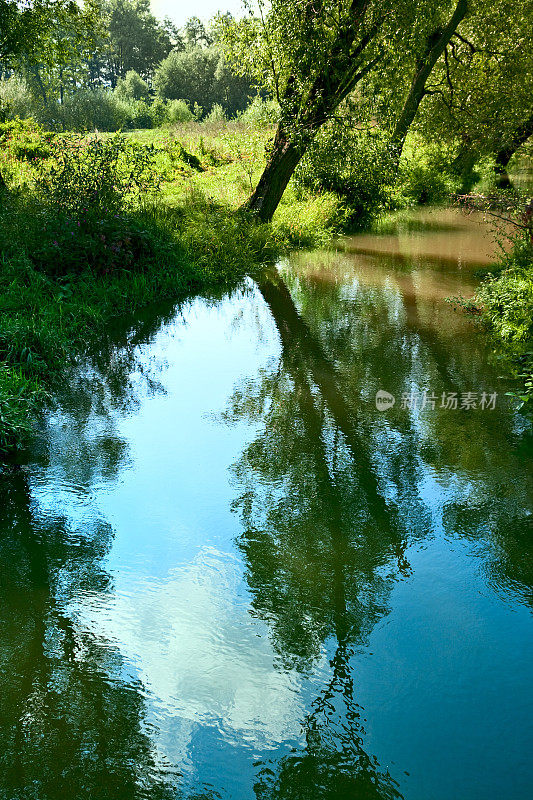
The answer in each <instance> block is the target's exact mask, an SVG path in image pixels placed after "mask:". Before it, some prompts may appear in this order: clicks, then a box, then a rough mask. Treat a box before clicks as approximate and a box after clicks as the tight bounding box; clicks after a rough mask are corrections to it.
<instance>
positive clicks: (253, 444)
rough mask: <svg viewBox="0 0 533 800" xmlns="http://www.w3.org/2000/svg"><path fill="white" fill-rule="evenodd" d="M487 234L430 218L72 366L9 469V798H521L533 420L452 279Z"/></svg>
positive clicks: (4, 663)
mask: <svg viewBox="0 0 533 800" xmlns="http://www.w3.org/2000/svg"><path fill="white" fill-rule="evenodd" d="M491 252H492V248H491V243H490V239H488V238H487V237H486V236H485V235H484V233H483V229H482V228H480V227H479V225H478V224H477V223H476V222H475V221H474V220H473V219H471V218H465V217H462V216H460V215H458V214H456V213H455V212H451V211H439V212H435V213H430V212H424V213H420V214H418V215H415V216H414V217H413V221H412V224H411V225H410V226H406V229H405V231H404V233H402V234H401V235H399V236H397V237H396V236H382V237H378V236H360V237H353V238H349V239H345V240H342V241H341V242H339V243H338V247H337V249H336V250H335V249H332V250H329V251H320V252H314V253H310V254H305V253H304V254H302V253H300V254H296V255H294V257H292V258H291V259H290V260H288V261H287V262H286V263H283V264H281V265H279V270H278V271H275V270H271V271H270V272H268V273H267V274H265V277H264V279H262V280H261V281H260V282H259V283H258V284H254V283H250V284H249V285H248V286H247V287H245V288H244V289H243V290H242V291H238V292H234V293H232V294H230V295H228V296H224V297H222V298H218V299H210V300H206V299H197V300H195V301H193V302H191V303H190V304H187V305H186V306H184V307H182V308H179V309H175V308H158V309H152V310H150V311H147V312H146V313H145V314H144V315H143V317H142V318H140V319H137V320H135V322H134V323H133V322H132V321H131V320H125V321H123V322H122V323H121V325H120V326H117V330H116V331H114V333H113V338H112V341H111V342H109V343H106V344H105V345H103V346H102V352H101V353H100V354H95V357H94V359H93V360H92V362H91V364H90V365H85V366H83V367H80V370H79V373H78V375H77V378H76V379H75V380H73V381H72V384H71V386H70V387H69V388H68V389H66V390H65V392H64V394H63V396H62V397H61V403H60V406H59V407H58V408H57V409H56V410H54V412H53V413H51V414H50V416H49V418H48V419H47V421H46V425H45V427H44V430H43V433H42V436H41V438H40V440H39V442H38V443H37V445H36V448H35V450H34V452H33V453H32V454H31V456H30V457H29V459H28V462H27V463H25V464H23V465H22V467H21V468H20V469H13V470H10V471H7V472H5V473H4V474H3V475H2V476H1V488H0V531H1V537H0V547H1V557H0V565H1V566H0V575H1V588H2V598H3V602H2V605H1V610H0V621H1V627H0V637H1V646H0V672H1V681H2V693H1V699H0V713H1V734H0V736H1V739H0V761H1V763H0V797H1V798H2V800H4V799H5V800H22V799H23V798H24V800H26V799H27V798H31V800H52V799H55V798H69V800H80V799H83V800H85V798H87V800H89V799H90V800H100V798H109V799H110V800H123V799H124V800H131V799H132V798H149V800H156V799H159V798H182V797H183V798H196V799H197V800H199V799H200V798H204V800H207V798H212V799H213V800H214V798H230V799H231V800H248V799H249V798H250V799H252V798H258V799H259V800H266V799H267V798H275V799H276V800H282V798H287V799H290V800H308V799H309V800H315V799H316V798H332V799H333V798H335V800H343V799H344V798H354V799H355V800H359V799H362V800H365V799H366V798H375V799H377V798H405V800H452V799H453V800H505V799H506V798H509V799H510V800H525V799H526V798H529V797H530V796H531V777H532V775H531V763H530V762H531V746H532V743H533V736H532V733H533V731H532V720H533V707H532V702H531V697H532V695H531V664H532V656H533V637H532V628H531V604H532V592H531V585H532V578H533V561H532V558H531V554H532V553H531V551H532V540H533V523H532V520H533V517H532V513H531V512H532V507H533V469H532V465H533V447H532V430H531V425H530V423H528V422H527V420H526V419H525V418H524V417H522V416H521V415H520V413H519V412H518V411H517V410H516V409H514V408H513V407H512V405H511V404H510V401H509V399H508V398H507V397H506V396H505V392H506V391H507V390H508V388H509V386H508V385H507V384H506V383H505V381H504V380H503V379H502V378H500V377H499V369H498V362H497V361H494V360H493V361H491V359H490V357H489V355H488V352H487V350H486V349H485V345H484V341H483V339H482V337H481V336H480V335H479V334H476V333H475V332H474V331H473V330H472V328H471V327H470V324H469V323H468V322H467V321H466V320H465V319H464V318H463V317H462V316H461V315H460V314H459V313H455V312H454V311H453V310H452V309H451V307H450V306H449V305H448V304H446V303H445V302H444V298H445V297H446V296H448V295H453V294H458V293H460V292H461V293H463V294H468V293H470V292H471V291H472V290H473V287H474V285H475V280H474V278H473V274H472V273H473V271H474V270H475V269H477V268H479V266H480V265H483V264H487V263H488V262H489V261H490V258H491ZM378 390H384V391H386V392H388V393H390V394H392V395H394V396H395V398H396V402H395V404H394V406H392V407H390V408H388V409H387V410H377V408H376V403H375V395H376V392H377V391H378ZM424 391H426V392H427V395H426V403H425V407H424V408H421V406H422V404H423V403H422V397H423V392H424ZM467 392H471V393H474V394H475V395H476V398H474V399H477V404H478V407H477V408H475V409H474V408H461V407H460V406H461V395H462V394H463V393H467ZM443 393H444V397H445V403H448V401H449V398H450V395H451V394H452V393H457V396H458V399H459V403H458V406H459V407H458V408H456V409H455V408H453V405H454V404H453V400H452V401H450V405H451V406H452V407H451V408H441V402H442V401H441V397H442V394H443ZM483 393H485V394H486V398H485V399H484V401H483V404H484V405H486V406H488V407H485V408H481V407H480V404H481V398H482V395H483ZM494 393H496V395H497V397H496V398H494ZM402 398H403V399H402ZM491 398H492V399H491ZM470 399H472V396H471V397H470ZM415 400H416V406H415V402H414V401H415ZM433 404H434V405H435V408H432V405H433ZM467 405H468V403H467ZM492 405H495V407H494V408H492V407H491V406H492Z"/></svg>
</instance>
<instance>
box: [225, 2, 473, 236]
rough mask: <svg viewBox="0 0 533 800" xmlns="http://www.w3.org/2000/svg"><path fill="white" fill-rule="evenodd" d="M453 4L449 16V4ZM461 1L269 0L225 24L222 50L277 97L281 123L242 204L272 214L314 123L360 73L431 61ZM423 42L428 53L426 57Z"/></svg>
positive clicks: (327, 113) (263, 214)
mask: <svg viewBox="0 0 533 800" xmlns="http://www.w3.org/2000/svg"><path fill="white" fill-rule="evenodd" d="M457 7H458V8H459V11H458V13H457V15H456V16H455V17H454V15H453V9H456V8H457ZM462 12H463V2H461V0H460V2H459V3H457V5H456V3H450V2H448V0H438V2H429V0H428V1H426V0H422V1H421V2H418V3H416V4H414V3H412V2H409V0H400V1H399V2H395V3H392V4H391V3H390V2H385V0H341V2H334V0H321V1H320V2H313V1H312V0H297V2H289V0H272V2H271V3H270V4H269V8H268V11H267V8H266V5H265V4H264V2H263V0H259V2H258V13H257V15H251V16H250V17H249V18H247V19H246V20H244V21H241V22H232V23H229V24H226V25H225V26H224V33H223V40H224V45H225V47H226V50H227V53H228V57H229V58H230V59H231V60H232V61H233V62H234V63H236V64H237V65H238V67H239V69H241V70H242V71H243V72H245V73H248V74H251V75H253V76H254V78H255V79H256V81H257V82H258V83H259V84H260V85H263V86H266V88H268V89H269V90H270V91H271V93H273V94H274V95H275V97H276V99H277V100H278V102H279V104H280V108H281V116H280V122H279V125H278V128H277V131H276V134H275V137H274V142H273V145H272V148H271V150H270V154H269V158H268V161H267V165H266V168H265V170H264V172H263V175H262V176H261V178H260V180H259V183H258V185H257V187H256V189H255V191H254V192H253V194H252V196H251V197H250V199H249V201H248V204H247V208H248V209H249V210H250V211H252V212H254V213H255V214H256V215H257V216H258V217H259V219H260V220H262V221H268V220H269V219H271V217H272V215H273V213H274V211H275V209H276V207H277V205H278V203H279V200H280V199H281V196H282V195H283V192H284V190H285V188H286V186H287V183H288V181H289V180H290V177H291V175H292V174H293V172H294V169H295V167H296V165H297V164H298V162H299V161H300V159H301V157H302V156H303V154H304V153H305V151H306V149H307V147H308V145H309V143H310V142H311V141H312V139H313V137H314V136H315V135H316V133H317V131H318V130H319V129H320V127H321V126H322V125H323V124H324V122H326V121H327V120H328V119H330V118H331V116H332V115H333V113H334V111H335V109H336V108H337V107H338V106H339V104H340V103H341V102H342V101H343V100H344V99H345V98H346V97H347V96H348V95H349V94H350V93H351V92H353V90H354V89H355V87H356V86H357V85H358V84H359V83H360V82H361V81H362V80H363V79H364V78H365V77H367V76H369V75H371V74H377V70H378V68H379V71H380V73H381V71H383V74H384V75H389V76H390V75H391V74H394V73H395V71H396V70H400V71H402V70H403V71H404V72H405V69H406V64H407V65H409V64H412V63H413V62H415V63H417V61H420V60H422V61H421V63H422V65H425V64H426V63H427V67H426V68H425V69H424V70H423V77H424V80H425V78H426V75H425V74H426V72H427V71H428V70H429V72H430V71H431V69H432V68H433V65H434V62H435V60H436V58H438V56H439V51H440V52H441V48H442V43H441V41H440V38H439V40H438V42H437V44H435V43H434V37H435V31H437V30H442V31H444V32H445V33H443V34H442V36H444V37H445V36H446V35H448V28H447V23H448V21H449V20H450V17H451V23H450V24H455V23H456V22H457V24H458V21H459V19H458V18H459V17H460V16H461V14H462ZM428 46H429V56H428Z"/></svg>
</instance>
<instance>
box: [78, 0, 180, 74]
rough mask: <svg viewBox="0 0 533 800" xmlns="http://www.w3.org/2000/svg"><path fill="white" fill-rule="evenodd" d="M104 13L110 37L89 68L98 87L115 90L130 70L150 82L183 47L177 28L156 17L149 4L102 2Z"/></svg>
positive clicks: (126, 0) (119, 0) (143, 0)
mask: <svg viewBox="0 0 533 800" xmlns="http://www.w3.org/2000/svg"><path fill="white" fill-rule="evenodd" d="M100 13H101V16H102V20H103V25H104V28H105V30H106V33H107V35H106V37H105V38H104V39H103V40H102V42H101V45H100V48H99V51H98V52H97V53H96V54H95V56H94V58H93V59H92V63H91V64H90V65H89V69H90V71H91V73H92V79H93V82H94V83H97V84H98V83H99V84H102V83H103V84H104V85H111V86H112V88H115V87H116V85H117V83H118V81H119V79H120V78H124V77H125V75H126V73H127V72H128V71H129V70H135V72H137V73H138V74H139V75H140V76H141V78H143V79H144V80H146V81H150V80H151V79H152V76H153V73H154V70H155V69H156V67H157V65H158V64H159V63H160V62H161V61H162V60H163V59H164V58H165V57H166V56H167V55H168V54H169V53H170V51H171V50H172V49H173V47H174V46H175V45H177V46H180V41H178V40H177V39H176V36H177V31H176V29H175V28H174V26H172V25H170V26H169V24H168V22H163V23H161V22H159V21H158V20H157V19H156V18H155V17H154V16H153V14H152V13H151V12H150V2H149V0H102V1H101V4H100Z"/></svg>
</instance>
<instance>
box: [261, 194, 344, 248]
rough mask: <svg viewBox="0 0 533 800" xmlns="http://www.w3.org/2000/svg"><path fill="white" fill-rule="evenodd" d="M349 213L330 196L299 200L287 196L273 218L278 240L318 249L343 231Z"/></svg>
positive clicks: (335, 196)
mask: <svg viewBox="0 0 533 800" xmlns="http://www.w3.org/2000/svg"><path fill="white" fill-rule="evenodd" d="M349 217H350V215H349V212H348V211H347V209H346V207H345V205H344V204H343V203H342V201H341V200H340V199H339V197H338V196H337V195H335V194H333V193H331V192H322V193H321V194H320V195H318V196H310V197H306V198H302V197H300V198H299V199H296V198H293V197H291V193H290V190H289V192H287V194H286V196H285V197H284V199H283V202H281V203H280V205H279V206H278V209H277V211H276V213H275V215H274V219H273V223H272V224H273V227H274V230H275V231H276V233H277V235H278V236H279V238H281V239H282V240H283V241H286V242H288V243H289V244H291V245H293V246H296V247H317V246H319V245H321V244H325V242H327V241H328V240H330V239H331V237H332V235H334V234H337V233H340V232H341V231H342V230H344V229H345V228H346V224H347V222H348V220H349Z"/></svg>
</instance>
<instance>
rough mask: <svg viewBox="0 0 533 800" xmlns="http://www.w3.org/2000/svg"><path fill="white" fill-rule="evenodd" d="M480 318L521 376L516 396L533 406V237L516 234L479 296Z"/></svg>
mask: <svg viewBox="0 0 533 800" xmlns="http://www.w3.org/2000/svg"><path fill="white" fill-rule="evenodd" d="M474 302H475V304H476V306H477V308H478V309H479V310H478V314H479V318H480V320H481V322H482V324H483V325H484V327H485V328H486V329H487V330H488V331H489V333H490V334H491V336H492V339H493V341H494V344H495V347H496V350H497V352H498V353H500V354H501V355H502V357H503V358H504V359H505V360H506V361H507V362H508V363H509V364H510V369H511V372H512V374H513V376H514V377H515V378H516V379H517V382H518V386H519V388H518V390H517V391H516V396H517V397H518V398H519V399H520V400H521V401H523V402H524V403H526V404H527V407H528V409H533V241H532V239H531V234H530V232H524V233H522V234H519V235H517V236H516V237H515V239H514V242H513V246H512V247H511V249H510V250H509V252H508V253H507V254H506V255H505V256H504V257H503V259H502V260H501V262H500V264H499V265H498V269H497V271H496V274H495V275H493V276H489V277H488V278H486V279H485V280H484V281H483V282H482V284H481V286H480V288H479V290H478V292H477V294H476V297H475V301H474Z"/></svg>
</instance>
